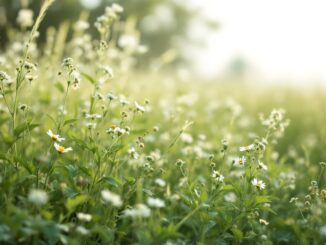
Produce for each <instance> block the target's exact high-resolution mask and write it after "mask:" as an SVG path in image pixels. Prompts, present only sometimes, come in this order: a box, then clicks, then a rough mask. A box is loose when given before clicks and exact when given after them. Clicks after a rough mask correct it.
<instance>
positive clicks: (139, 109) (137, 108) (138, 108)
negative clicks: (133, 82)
mask: <svg viewBox="0 0 326 245" xmlns="http://www.w3.org/2000/svg"><path fill="white" fill-rule="evenodd" d="M135 106H136V110H137V111H140V112H142V113H144V112H145V107H144V106H141V105H139V104H138V103H137V102H135Z"/></svg>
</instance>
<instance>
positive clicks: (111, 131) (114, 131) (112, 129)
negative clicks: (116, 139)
mask: <svg viewBox="0 0 326 245" xmlns="http://www.w3.org/2000/svg"><path fill="white" fill-rule="evenodd" d="M106 132H107V133H108V134H116V135H118V136H121V135H124V134H129V132H128V131H127V130H126V129H124V128H120V127H118V126H116V125H112V126H111V127H110V128H109V129H107V130H106Z"/></svg>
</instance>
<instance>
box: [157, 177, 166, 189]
mask: <svg viewBox="0 0 326 245" xmlns="http://www.w3.org/2000/svg"><path fill="white" fill-rule="evenodd" d="M155 184H157V185H159V186H161V187H164V186H165V185H166V182H165V181H164V180H162V179H160V178H157V179H155Z"/></svg>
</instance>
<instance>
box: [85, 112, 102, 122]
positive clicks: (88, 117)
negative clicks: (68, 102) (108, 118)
mask: <svg viewBox="0 0 326 245" xmlns="http://www.w3.org/2000/svg"><path fill="white" fill-rule="evenodd" d="M85 117H86V119H91V120H95V119H100V118H102V116H101V115H100V114H88V113H87V114H86V115H85Z"/></svg>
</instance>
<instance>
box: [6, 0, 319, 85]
mask: <svg viewBox="0 0 326 245" xmlns="http://www.w3.org/2000/svg"><path fill="white" fill-rule="evenodd" d="M113 2H116V3H118V4H120V5H121V6H123V7H124V9H125V12H124V13H123V16H122V18H123V19H126V18H127V16H128V17H131V18H134V19H135V20H136V27H137V28H138V29H139V30H140V32H141V42H142V44H144V45H146V46H148V48H149V50H150V51H149V52H147V53H146V54H145V55H144V56H142V57H141V60H140V62H139V65H140V66H142V67H148V66H150V64H152V63H153V60H155V59H157V58H158V57H164V58H166V59H169V60H170V68H173V69H175V68H176V69H177V70H180V71H181V73H182V72H183V73H187V74H188V75H189V74H190V73H194V74H191V75H192V76H197V77H201V78H206V79H213V78H214V79H216V78H219V79H220V80H228V81H230V80H240V81H263V82H267V83H282V84H295V85H298V84H300V85H311V84H314V85H317V86H319V85H324V84H325V80H326V69H325V65H326V34H325V33H324V29H325V25H326V15H325V14H324V10H325V9H326V2H325V1H322V0H314V1H308V0H300V1H296V0H287V1H281V0H273V1H260V0H247V1H242V0H188V1H182V0H132V1H131V0H116V1H111V0H57V1H56V2H55V4H54V5H53V6H52V7H51V8H50V11H49V13H48V16H47V17H46V19H45V21H44V23H42V26H41V36H40V38H39V42H40V43H42V41H44V34H45V30H46V29H47V28H48V27H49V26H58V25H59V23H60V22H62V21H63V20H66V21H71V22H72V21H76V20H78V19H79V18H80V16H81V14H82V13H84V14H85V12H87V13H88V14H89V15H88V20H89V21H90V23H93V22H94V21H95V19H96V17H97V16H99V15H101V14H102V13H103V12H104V8H105V6H107V5H110V4H112V3H113ZM40 3H41V0H29V1H28V0H0V34H1V36H0V42H1V46H2V47H4V46H5V45H6V40H7V35H8V34H7V29H8V28H9V27H13V26H16V25H17V24H16V18H17V13H18V10H19V8H21V7H22V6H23V7H28V8H31V9H33V10H34V13H36V12H37V11H38V9H39V6H40ZM89 32H91V33H92V34H93V35H97V33H96V31H95V28H90V30H89ZM190 71H191V72H190Z"/></svg>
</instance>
